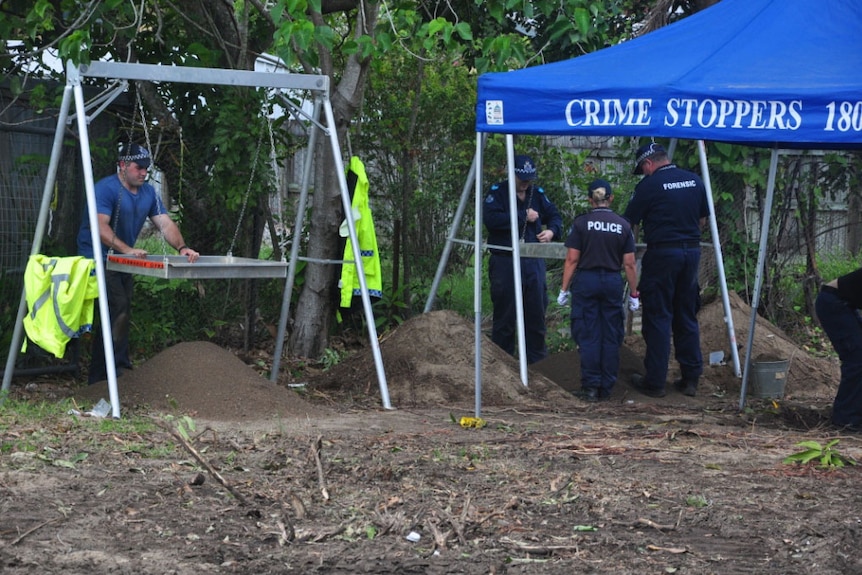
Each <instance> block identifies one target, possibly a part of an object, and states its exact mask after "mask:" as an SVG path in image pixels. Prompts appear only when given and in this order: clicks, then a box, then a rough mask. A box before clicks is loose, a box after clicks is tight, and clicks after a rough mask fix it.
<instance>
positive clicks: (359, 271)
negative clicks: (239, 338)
mask: <svg viewBox="0 0 862 575" xmlns="http://www.w3.org/2000/svg"><path fill="white" fill-rule="evenodd" d="M323 110H324V112H325V114H326V125H327V127H328V129H329V143H330V145H331V147H332V157H333V159H334V160H335V172H336V175H337V176H338V184H339V186H340V187H341V203H342V206H343V207H344V213H345V214H346V215H349V214H350V213H351V210H352V209H353V208H352V206H351V202H350V192H349V191H348V188H347V176H346V175H345V173H344V162H342V160H341V146H339V144H338V133H337V130H336V129H335V125H336V124H335V115H334V114H333V112H332V103H331V102H330V101H329V100H328V99H327V100H325V101H324V102H323ZM345 219H346V221H347V232H348V237H349V238H350V244H351V246H352V247H353V265H355V266H356V276H357V278H358V279H359V288H360V291H361V293H362V307H363V309H364V311H365V323H366V324H367V325H368V337H369V339H370V340H371V352H372V355H373V356H374V366H375V367H376V368H377V383H378V385H379V386H380V397H381V399H382V400H383V407H384V409H392V404H391V403H390V402H389V388H388V387H387V385H386V372H385V371H384V370H383V358H382V357H381V355H380V341H378V339H377V327H376V325H375V323H374V312H373V311H372V310H371V297H370V296H369V295H368V282H366V280H365V270H364V268H363V265H362V251H361V246H360V245H359V240H358V239H357V237H356V223H355V222H354V221H353V218H352V217H346V218H345Z"/></svg>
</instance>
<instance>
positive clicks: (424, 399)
mask: <svg viewBox="0 0 862 575" xmlns="http://www.w3.org/2000/svg"><path fill="white" fill-rule="evenodd" d="M730 308H731V312H732V318H733V325H734V329H735V333H736V346H737V350H738V354H739V358H740V362H741V363H743V362H744V359H745V357H744V355H745V350H744V346H745V344H746V342H747V337H748V330H749V324H750V307H749V306H747V305H746V304H745V303H744V302H742V300H741V299H740V298H739V297H738V296H736V295H735V294H731V296H730ZM724 318H725V313H724V308H723V305H722V302H721V301H720V300H718V301H715V302H713V303H711V304H709V305H707V306H705V307H704V308H703V309H702V310H701V312H700V315H699V319H700V327H701V349H702V351H703V354H704V359H705V360H706V358H708V357H709V354H710V353H711V352H716V351H723V352H724V358H725V359H724V362H723V363H721V364H718V365H706V366H705V367H704V374H703V377H702V378H701V385H700V388H699V391H698V396H697V397H695V398H690V397H686V396H683V395H681V394H678V393H670V394H668V396H667V397H665V398H662V399H658V400H653V399H651V398H647V397H645V396H642V395H641V394H638V393H637V392H636V391H634V390H633V389H632V388H631V386H630V384H629V381H630V377H631V374H632V373H634V372H640V373H643V361H642V357H643V353H644V350H645V345H644V342H643V338H642V337H641V336H640V334H639V333H637V332H635V333H633V334H632V335H629V336H627V337H626V340H625V343H624V345H623V347H622V349H621V350H620V372H619V380H618V383H617V386H616V388H615V389H614V395H613V399H616V400H618V401H622V400H624V399H626V398H637V400H638V401H639V402H647V403H655V402H662V403H674V402H675V403H679V404H681V405H683V404H684V405H690V404H695V405H696V404H697V402H703V401H705V400H706V398H709V397H729V398H731V399H732V398H733V397H734V396H738V395H739V393H740V387H741V379H740V378H739V377H737V376H736V375H735V373H734V369H733V362H732V355H731V349H732V347H731V342H730V338H729V336H728V331H727V325H726V322H725V320H724ZM380 353H381V356H382V360H383V367H384V372H385V376H386V384H387V391H388V393H389V398H390V401H391V404H392V406H393V407H396V408H405V407H407V408H409V407H459V408H466V409H469V408H470V407H471V406H473V405H474V404H475V396H476V392H475V389H476V386H475V382H476V360H475V338H474V326H473V324H472V323H471V322H470V321H468V320H466V319H464V318H463V317H461V316H459V315H458V314H457V313H455V312H452V311H446V310H443V311H434V312H430V313H426V314H422V315H419V316H416V317H414V318H412V319H410V320H408V321H406V322H404V324H402V325H401V326H399V327H398V328H396V329H395V330H393V331H392V332H390V333H389V334H388V335H387V336H386V337H384V338H383V339H382V340H381V343H380ZM752 357H753V358H755V360H756V359H757V358H760V357H774V358H780V359H789V360H790V369H789V372H788V374H787V380H786V382H785V397H787V398H788V399H794V400H808V399H810V400H822V401H831V398H833V397H834V395H835V390H836V386H837V382H838V378H839V366H838V363H837V362H836V361H834V360H828V359H823V358H817V357H814V356H812V355H810V354H808V353H807V352H806V351H805V350H803V349H801V348H799V347H798V346H796V345H795V344H794V343H793V342H792V341H791V340H790V339H789V338H788V337H787V336H786V335H785V334H784V333H782V332H781V330H779V329H778V328H776V327H775V326H773V325H772V324H770V323H769V322H767V321H765V320H763V319H762V318H760V317H758V318H757V324H756V330H755V338H754V342H753V348H752ZM678 375H679V369H678V367H677V365H676V362H675V361H674V360H673V357H671V364H670V372H669V374H668V378H669V379H671V380H672V379H673V378H675V377H678ZM528 379H529V382H528V383H529V386H528V387H524V386H523V385H522V383H521V378H520V367H519V364H518V361H517V359H516V358H513V357H511V356H509V355H508V354H506V353H505V352H504V351H503V350H502V349H500V348H499V347H497V346H496V345H494V344H493V343H492V342H491V340H490V339H489V338H488V337H486V336H485V335H483V336H482V371H481V386H482V389H481V392H482V394H481V404H482V405H483V406H489V407H491V406H494V407H506V406H512V407H531V406H532V407H540V408H544V409H548V408H550V409H555V410H569V409H572V407H573V406H581V407H583V404H582V403H581V402H579V401H578V400H576V399H574V397H573V396H572V395H571V394H570V393H569V392H571V391H575V390H577V389H578V388H579V387H580V360H579V357H578V354H577V352H566V353H558V354H554V355H551V356H550V357H548V358H547V359H545V360H543V361H541V362H538V363H536V364H534V365H532V366H530V368H529V373H528ZM118 387H119V394H120V401H121V403H122V405H123V406H124V408H126V407H129V406H133V407H134V406H141V407H145V408H150V409H154V410H158V411H166V412H174V413H185V414H191V415H193V416H195V417H199V418H203V419H210V420H224V421H251V420H254V419H258V420H261V419H267V418H270V417H280V418H297V417H315V416H318V415H321V414H324V413H327V410H326V408H324V407H322V406H320V405H318V403H311V402H310V401H307V400H306V399H304V396H302V395H300V394H299V393H297V392H295V391H294V390H293V389H290V388H288V387H286V386H285V385H281V384H278V385H277V384H273V383H271V382H269V381H268V380H266V379H264V378H263V377H261V376H260V375H259V374H258V373H257V372H256V371H255V370H254V369H253V368H251V367H250V366H248V365H246V364H245V363H243V361H242V360H240V359H239V358H238V357H237V356H236V355H235V354H234V353H233V352H231V351H230V350H226V349H223V348H220V347H217V346H216V345H214V344H211V343H207V342H188V343H181V344H178V345H176V346H174V347H171V348H169V349H166V350H164V351H163V352H162V353H160V354H158V355H157V356H155V357H153V358H152V359H150V360H149V361H147V362H145V363H144V364H143V365H141V366H140V367H139V368H137V369H135V370H133V371H131V372H127V373H125V374H123V375H122V377H120V378H119V379H118ZM751 387H752V377H751V374H750V375H749V390H750V389H751ZM306 391H307V392H311V393H313V394H314V395H315V396H316V397H318V398H329V399H331V400H333V403H334V404H335V405H339V406H340V407H342V408H344V407H345V406H346V407H348V408H349V407H350V405H351V404H356V405H357V406H359V407H363V408H375V407H380V405H381V403H382V400H381V394H380V387H379V383H378V377H377V370H376V366H375V362H374V358H373V354H372V351H371V350H370V348H368V346H367V345H366V347H365V348H363V349H362V350H360V351H358V352H355V353H353V354H352V355H350V356H348V357H347V359H345V360H344V361H343V362H341V363H339V364H337V365H335V366H333V367H332V368H330V369H329V370H327V371H325V372H323V373H321V374H319V375H316V376H313V377H310V379H308V381H307V382H306ZM78 396H79V398H80V399H81V400H82V401H87V402H93V403H95V402H96V401H98V400H99V399H100V398H106V399H107V398H108V397H109V396H108V390H107V385H106V383H104V382H103V383H101V384H97V385H93V386H89V387H87V388H84V389H83V390H81V391H80V392H79V393H78ZM306 397H307V396H306Z"/></svg>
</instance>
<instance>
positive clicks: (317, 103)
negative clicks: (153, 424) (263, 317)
mask: <svg viewBox="0 0 862 575" xmlns="http://www.w3.org/2000/svg"><path fill="white" fill-rule="evenodd" d="M85 77H91V78H105V79H115V80H116V79H119V80H144V81H151V82H181V83H187V84H188V83H191V84H213V85H227V86H248V87H265V88H276V89H282V90H307V91H309V92H311V93H313V94H314V98H315V99H314V117H313V118H311V120H312V123H313V124H314V125H315V126H316V127H317V128H319V129H320V130H321V131H323V132H324V133H325V134H326V135H328V136H329V141H330V144H331V147H332V155H333V157H334V159H335V164H336V171H337V173H338V183H339V186H340V188H341V201H342V205H343V207H344V213H345V214H350V213H351V201H350V194H349V192H348V188H347V177H346V175H345V173H344V164H343V161H342V158H341V146H340V145H339V142H338V135H337V133H336V131H335V129H333V128H327V127H324V126H323V125H322V124H321V123H320V122H319V119H320V110H321V108H323V110H324V111H325V114H326V122H327V126H330V127H331V126H334V125H335V121H334V114H333V112H332V105H331V102H330V99H329V91H330V86H329V77H327V76H323V75H311V74H308V75H306V74H272V73H265V72H251V71H245V70H225V69H213V68H192V67H180V66H160V65H153V64H134V63H118V62H92V63H90V64H88V65H82V66H79V67H76V66H74V65H73V64H71V63H69V64H67V66H66V87H65V89H64V91H63V100H62V104H61V107H60V114H59V117H58V119H57V130H56V132H55V134H54V143H53V147H52V150H51V160H50V163H49V165H48V177H47V180H46V183H45V188H44V191H43V194H42V205H41V208H40V211H39V217H38V220H37V224H36V231H35V234H34V240H33V246H32V248H31V252H30V254H31V255H36V254H38V253H39V251H40V250H41V247H42V239H43V237H44V233H45V227H46V224H47V220H48V214H49V211H50V203H51V194H52V191H53V189H54V183H55V181H56V179H57V167H58V165H59V162H60V152H61V150H62V145H63V134H64V131H65V125H66V123H67V122H68V121H69V108H70V106H71V101H72V98H73V97H74V100H75V110H76V120H77V124H78V133H79V137H80V142H81V144H80V145H81V161H82V164H83V168H84V185H85V188H86V193H87V210H88V213H87V215H88V217H89V219H90V229H91V230H92V241H93V252H94V258H95V263H96V266H95V267H96V276H97V280H98V287H99V314H100V316H99V317H100V319H101V322H102V328H103V329H102V343H103V345H104V348H105V363H106V367H107V372H108V390H109V394H110V401H111V409H112V415H113V417H114V418H119V417H120V398H119V392H118V390H117V373H116V367H115V365H114V346H113V340H112V334H111V322H110V316H109V313H108V300H107V291H106V285H105V263H104V260H103V258H102V242H101V240H100V238H99V226H98V215H97V212H96V198H95V187H94V179H93V164H92V160H91V156H90V141H89V132H88V124H89V118H88V117H87V115H86V106H85V104H84V93H83V87H82V84H81V81H82V79H83V78H85ZM124 88H125V84H123V86H122V87H120V88H117V89H116V90H115V91H114V93H113V96H112V98H115V97H116V96H118V95H119V94H120V92H121V91H122V90H123V89H124ZM106 106H107V102H106V103H105V104H103V105H102V107H101V108H100V109H99V111H101V110H102V109H104V108H105V107H106ZM316 132H317V130H312V132H311V134H312V135H311V138H310V141H309V151H311V150H313V145H314V142H315V139H314V136H315V134H316ZM311 162H312V153H309V154H307V156H306V163H305V169H304V173H303V181H302V192H301V196H300V209H299V211H298V214H299V215H297V219H296V226H297V228H296V229H295V231H294V236H293V237H294V238H299V237H300V235H301V234H300V233H299V232H300V228H301V225H302V217H303V216H302V214H304V212H305V205H306V200H307V195H308V188H309V179H310V173H311ZM347 228H348V236H349V238H350V240H351V244H352V246H353V261H354V263H355V265H356V266H357V276H358V277H359V284H360V289H361V295H362V304H363V308H364V311H365V319H366V324H367V325H368V335H369V339H370V341H371V347H372V350H373V353H374V362H375V366H376V368H377V378H378V383H379V385H380V395H381V397H382V399H383V407H384V408H386V409H391V405H390V402H389V391H388V388H387V385H386V374H385V372H384V370H383V361H382V357H381V354H380V345H379V341H378V339H377V329H376V327H375V324H374V315H373V312H372V310H371V299H370V297H369V294H368V285H367V283H366V281H365V274H364V270H363V269H362V256H361V253H360V246H359V241H358V240H357V236H356V226H355V224H354V222H353V220H352V218H349V217H348V218H347ZM298 250H299V242H298V241H296V239H294V242H293V245H292V248H291V257H290V262H289V266H288V272H287V282H286V285H285V290H284V293H283V296H282V313H281V319H280V322H279V330H278V341H277V353H276V357H275V361H274V363H273V370H272V378H273V381H274V380H275V378H276V377H277V374H278V366H279V361H280V356H281V353H282V350H283V341H284V337H285V332H286V326H287V316H288V312H289V306H290V293H291V290H292V288H293V278H294V277H295V270H296V264H297V261H298V260H299V252H298ZM319 263H336V262H319ZM338 263H341V262H338ZM232 275H233V277H239V276H238V275H237V274H232ZM26 308H27V301H26V295H25V293H24V292H23V291H22V295H21V302H20V304H19V306H18V318H17V321H16V323H15V328H14V332H13V335H12V343H11V345H10V348H9V355H8V357H7V360H6V369H5V371H4V372H3V387H2V390H3V391H4V392H5V391H8V389H9V387H10V385H11V381H12V376H13V372H14V366H15V360H16V359H17V355H18V350H19V349H20V348H21V342H22V339H23V320H24V314H25V313H26Z"/></svg>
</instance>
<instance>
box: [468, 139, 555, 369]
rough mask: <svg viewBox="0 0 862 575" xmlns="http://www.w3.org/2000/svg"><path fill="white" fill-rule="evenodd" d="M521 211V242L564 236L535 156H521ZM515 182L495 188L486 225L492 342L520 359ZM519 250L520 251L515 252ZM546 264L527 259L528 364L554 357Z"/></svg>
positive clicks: (524, 285)
mask: <svg viewBox="0 0 862 575" xmlns="http://www.w3.org/2000/svg"><path fill="white" fill-rule="evenodd" d="M515 179H516V182H515V186H516V192H517V193H516V198H515V201H516V206H515V210H516V212H517V216H518V238H519V240H520V241H521V242H525V243H536V242H539V243H546V242H550V241H551V240H553V239H554V238H559V237H560V236H561V234H562V227H563V219H562V217H560V213H559V212H558V211H557V207H556V206H555V205H554V204H553V202H551V200H549V199H548V197H547V195H545V190H544V189H542V188H541V187H540V186H537V185H536V182H535V181H536V164H535V163H534V162H533V160H532V158H530V157H529V156H524V155H518V156H515ZM509 205H510V202H509V181H508V180H504V181H501V182H498V183H496V184H494V185H492V186H491V189H490V190H489V192H488V194H487V195H486V196H485V203H484V207H483V209H482V220H483V222H484V224H485V227H486V228H487V229H488V244H489V246H490V251H491V257H490V261H489V262H488V276H489V279H490V282H491V289H490V291H491V302H492V303H493V305H494V324H493V327H492V330H491V340H492V341H493V342H494V343H496V344H497V345H498V346H500V347H501V348H503V349H504V350H505V351H506V352H507V353H509V354H512V355H513V354H514V353H515V341H516V339H515V338H516V333H515V330H516V327H517V321H516V320H517V315H516V307H515V302H516V300H515V285H514V271H513V269H514V268H513V266H514V264H513V261H512V250H509V249H499V248H506V247H511V246H512V232H511V229H512V227H511V220H510V216H509ZM514 249H518V247H517V246H515V248H514ZM545 271H546V268H545V260H544V259H543V258H521V286H522V295H523V298H522V299H523V305H524V332H525V334H524V336H525V341H526V344H525V347H526V349H525V352H526V356H527V362H528V363H535V362H537V361H540V360H542V359H544V358H545V357H547V356H548V348H547V346H546V344H545V311H546V310H547V308H548V286H547V280H546V278H545Z"/></svg>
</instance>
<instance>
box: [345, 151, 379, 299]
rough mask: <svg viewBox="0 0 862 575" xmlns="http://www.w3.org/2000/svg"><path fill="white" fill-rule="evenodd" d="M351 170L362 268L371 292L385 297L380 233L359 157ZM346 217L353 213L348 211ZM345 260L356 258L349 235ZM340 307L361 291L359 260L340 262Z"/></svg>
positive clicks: (349, 169) (354, 161) (351, 165)
mask: <svg viewBox="0 0 862 575" xmlns="http://www.w3.org/2000/svg"><path fill="white" fill-rule="evenodd" d="M348 171H351V172H353V173H355V174H356V176H357V181H356V189H355V190H354V192H353V202H352V208H353V212H354V213H356V214H358V216H359V217H358V218H355V222H354V223H355V225H356V239H357V240H358V241H359V251H360V253H361V255H362V269H363V271H364V272H365V283H366V286H367V287H368V295H370V296H371V297H377V298H380V297H383V280H382V277H381V276H382V274H381V272H380V253H379V252H378V251H377V233H376V232H375V231H374V220H373V219H372V218H371V208H369V207H368V188H369V183H368V175H367V174H366V173H365V166H364V165H363V163H362V160H360V159H359V158H358V157H356V156H353V157H352V158H350V166H349V167H348ZM347 217H351V215H348V216H347ZM343 259H344V260H346V261H347V260H349V261H353V244H352V243H351V241H350V238H347V242H346V243H345V245H344V258H343ZM339 286H340V287H341V307H350V304H351V302H352V301H353V296H358V295H362V288H361V286H360V284H359V276H358V275H357V274H356V264H353V263H350V264H347V263H346V264H344V265H342V266H341V282H340V283H339Z"/></svg>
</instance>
